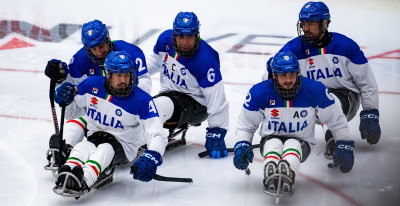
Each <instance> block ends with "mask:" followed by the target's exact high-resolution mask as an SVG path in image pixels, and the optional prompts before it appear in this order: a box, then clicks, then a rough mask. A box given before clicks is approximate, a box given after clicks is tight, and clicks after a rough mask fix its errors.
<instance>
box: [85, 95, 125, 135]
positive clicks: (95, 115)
mask: <svg viewBox="0 0 400 206" xmlns="http://www.w3.org/2000/svg"><path fill="white" fill-rule="evenodd" d="M92 99H93V98H92ZM86 115H87V116H88V117H90V118H92V119H93V120H94V121H97V122H98V123H99V124H102V125H104V126H109V127H114V128H121V129H124V126H123V125H122V123H121V121H119V120H118V119H116V118H115V117H108V116H107V115H106V114H104V115H103V114H101V112H98V111H97V110H95V109H92V108H88V112H87V114H86Z"/></svg>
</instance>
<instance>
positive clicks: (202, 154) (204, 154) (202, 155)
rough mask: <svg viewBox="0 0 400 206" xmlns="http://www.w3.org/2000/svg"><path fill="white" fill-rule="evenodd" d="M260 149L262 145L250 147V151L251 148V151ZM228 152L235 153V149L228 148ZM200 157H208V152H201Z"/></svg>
mask: <svg viewBox="0 0 400 206" xmlns="http://www.w3.org/2000/svg"><path fill="white" fill-rule="evenodd" d="M258 147H260V144H255V145H253V146H251V147H249V149H250V148H251V149H254V148H258ZM226 150H228V152H234V149H233V148H226ZM246 152H247V151H246ZM198 155H199V157H200V158H203V157H206V156H207V155H208V151H203V152H200V153H199V154H198Z"/></svg>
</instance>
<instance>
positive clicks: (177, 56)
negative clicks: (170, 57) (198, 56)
mask: <svg viewBox="0 0 400 206" xmlns="http://www.w3.org/2000/svg"><path fill="white" fill-rule="evenodd" d="M178 58H179V54H178V53H176V52H175V54H174V59H175V60H177V61H178Z"/></svg>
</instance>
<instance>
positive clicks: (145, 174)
mask: <svg viewBox="0 0 400 206" xmlns="http://www.w3.org/2000/svg"><path fill="white" fill-rule="evenodd" d="M161 164H162V157H161V154H160V153H159V152H156V151H153V150H146V151H144V152H143V154H142V156H140V158H139V159H138V160H137V161H136V162H135V163H133V166H132V168H136V169H137V171H133V169H132V170H131V174H133V179H135V180H140V181H143V182H148V181H150V180H152V179H153V178H154V176H155V175H156V172H157V167H158V166H160V165H161ZM136 169H135V170H136Z"/></svg>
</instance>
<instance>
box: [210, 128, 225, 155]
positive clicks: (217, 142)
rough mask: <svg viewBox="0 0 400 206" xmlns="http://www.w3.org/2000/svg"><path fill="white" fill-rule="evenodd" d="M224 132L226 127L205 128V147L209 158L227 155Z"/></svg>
mask: <svg viewBox="0 0 400 206" xmlns="http://www.w3.org/2000/svg"><path fill="white" fill-rule="evenodd" d="M226 132H227V131H226V129H223V128H219V127H213V128H207V134H206V144H205V147H206V149H207V151H208V155H209V156H210V157H211V158H214V159H218V158H222V157H226V156H228V150H227V149H226V146H225V140H224V138H225V135H226Z"/></svg>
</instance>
